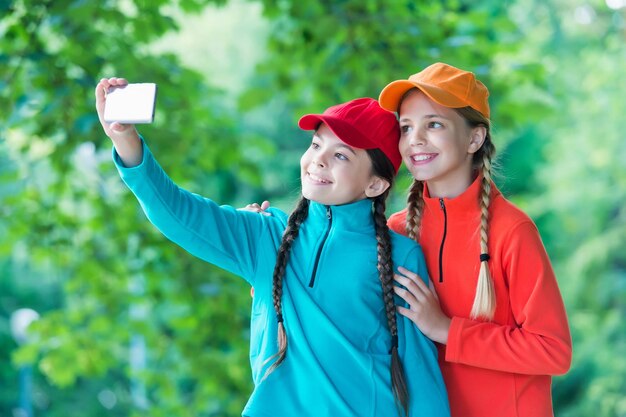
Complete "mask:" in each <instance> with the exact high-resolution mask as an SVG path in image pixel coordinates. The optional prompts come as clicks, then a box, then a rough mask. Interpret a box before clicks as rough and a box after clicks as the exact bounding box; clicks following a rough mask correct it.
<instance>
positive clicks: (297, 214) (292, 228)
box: [265, 149, 409, 415]
mask: <svg viewBox="0 0 626 417" xmlns="http://www.w3.org/2000/svg"><path fill="white" fill-rule="evenodd" d="M366 152H367V155H368V156H369V158H370V160H371V162H372V174H373V175H375V176H378V177H380V178H383V179H385V180H386V181H388V182H389V184H390V187H389V188H388V189H387V190H386V191H385V192H384V193H382V194H381V195H379V196H378V197H375V198H373V199H372V216H373V218H374V225H375V230H376V241H377V250H378V266H377V268H378V276H379V278H380V283H381V287H382V293H383V301H384V303H385V312H386V315H387V325H388V327H389V331H390V332H391V341H392V342H391V346H390V350H389V352H390V354H391V364H390V367H391V382H392V389H393V394H394V398H395V399H396V403H397V405H398V406H399V408H401V409H402V411H404V415H408V407H409V394H408V390H407V385H406V378H405V375H404V369H403V366H402V362H401V361H400V356H399V354H398V323H397V316H396V305H395V301H394V290H393V286H394V284H393V262H392V258H391V236H390V234H389V228H388V227H387V218H386V216H385V208H386V200H387V196H388V195H389V191H390V189H391V186H392V185H393V182H394V178H395V174H396V171H395V169H394V167H393V164H392V163H391V162H390V161H389V159H388V158H387V157H386V156H385V154H384V153H383V152H382V151H381V150H380V149H368V150H366ZM308 212H309V200H307V199H306V198H304V197H301V198H300V200H299V201H298V204H297V207H296V209H295V210H294V211H293V212H292V213H291V215H290V216H289V219H288V220H287V228H286V229H285V232H284V233H283V239H282V242H281V245H280V247H279V248H278V256H277V259H276V267H275V268H274V277H273V290H272V301H273V303H274V310H275V311H276V317H277V320H278V352H277V353H276V354H275V355H273V356H272V357H270V358H269V359H267V361H266V362H269V361H271V360H274V363H272V365H271V366H270V367H269V368H268V370H267V372H266V373H265V377H267V376H268V375H269V374H270V373H272V372H273V371H274V370H275V369H276V368H277V367H278V366H279V365H280V364H281V363H282V362H283V361H284V360H285V357H286V354H287V334H286V332H285V326H284V319H283V315H282V305H281V298H282V294H283V276H284V274H285V267H286V265H287V261H288V259H289V252H290V250H291V247H292V245H293V242H294V241H295V239H296V237H297V236H298V231H299V228H300V225H301V224H302V222H303V221H304V220H305V219H306V217H307V215H308Z"/></svg>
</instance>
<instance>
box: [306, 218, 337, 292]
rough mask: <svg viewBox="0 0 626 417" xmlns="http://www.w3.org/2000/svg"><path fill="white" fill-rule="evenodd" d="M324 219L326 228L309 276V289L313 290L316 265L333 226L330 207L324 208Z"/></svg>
mask: <svg viewBox="0 0 626 417" xmlns="http://www.w3.org/2000/svg"><path fill="white" fill-rule="evenodd" d="M326 218H327V219H328V227H327V228H326V233H325V234H324V238H323V239H322V243H320V246H319V248H318V249H317V255H316V256H315V264H314V265H313V273H312V274H311V280H310V281H309V287H311V288H313V284H315V275H316V274H317V265H318V264H319V262H320V256H321V255H322V249H324V244H325V243H326V239H328V234H329V233H330V228H331V226H332V225H333V214H332V213H331V211H330V206H326Z"/></svg>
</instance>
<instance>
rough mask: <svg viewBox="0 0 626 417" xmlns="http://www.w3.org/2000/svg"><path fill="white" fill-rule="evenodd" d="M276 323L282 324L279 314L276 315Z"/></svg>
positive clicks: (281, 317) (281, 316)
mask: <svg viewBox="0 0 626 417" xmlns="http://www.w3.org/2000/svg"><path fill="white" fill-rule="evenodd" d="M276 321H278V322H279V323H282V322H283V315H282V314H280V313H278V314H276Z"/></svg>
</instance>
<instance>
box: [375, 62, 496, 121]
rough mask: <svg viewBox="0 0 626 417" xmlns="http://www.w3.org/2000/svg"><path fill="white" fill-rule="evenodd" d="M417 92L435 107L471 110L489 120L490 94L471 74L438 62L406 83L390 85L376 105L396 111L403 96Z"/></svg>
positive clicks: (398, 82) (403, 81)
mask: <svg viewBox="0 0 626 417" xmlns="http://www.w3.org/2000/svg"><path fill="white" fill-rule="evenodd" d="M412 88H418V89H419V90H420V91H422V92H423V93H424V94H426V95H427V96H428V97H429V98H430V99H431V100H433V101H434V102H435V103H438V104H441V105H442V106H445V107H451V108H455V109H456V108H460V107H467V106H469V107H471V108H473V109H474V110H478V111H479V112H480V113H481V114H482V115H483V116H485V117H486V118H489V101H488V100H487V98H488V97H489V90H487V87H485V85H484V84H483V83H481V82H480V81H478V80H477V79H476V77H475V76H474V74H473V73H471V72H469V71H463V70H460V69H458V68H456V67H453V66H452V65H448V64H443V63H441V62H437V63H436V64H432V65H430V66H428V67H426V68H424V69H423V70H422V71H420V72H418V73H417V74H413V75H411V76H410V77H409V79H408V80H397V81H393V82H391V83H389V84H387V86H386V87H385V88H383V91H381V92H380V97H379V98H378V102H379V103H380V106H381V107H382V108H384V109H387V110H390V111H398V106H399V105H400V100H401V99H402V96H403V95H404V94H405V93H406V92H407V91H409V90H410V89H412Z"/></svg>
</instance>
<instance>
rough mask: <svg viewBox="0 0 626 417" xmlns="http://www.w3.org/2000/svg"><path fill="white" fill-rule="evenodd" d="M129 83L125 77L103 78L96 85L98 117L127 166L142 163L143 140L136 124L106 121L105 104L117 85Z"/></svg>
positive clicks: (121, 85)
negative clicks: (109, 93) (107, 96)
mask: <svg viewBox="0 0 626 417" xmlns="http://www.w3.org/2000/svg"><path fill="white" fill-rule="evenodd" d="M127 84H128V81H127V80H126V79H125V78H103V79H101V80H100V82H99V83H98V85H96V91H95V94H96V111H97V112H98V119H99V120H100V124H101V125H102V129H104V133H106V135H107V136H108V137H109V138H110V139H111V141H112V142H113V145H114V146H115V150H116V151H117V154H118V155H119V157H120V160H121V161H122V163H123V165H124V166H125V167H128V168H130V167H134V166H137V165H139V164H140V163H141V157H142V154H143V151H142V146H141V140H140V139H139V134H138V133H137V129H135V126H134V125H128V124H121V123H118V122H113V123H107V122H105V121H104V105H105V103H106V95H107V93H108V92H109V91H110V90H111V89H113V88H117V87H123V86H125V85H127Z"/></svg>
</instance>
